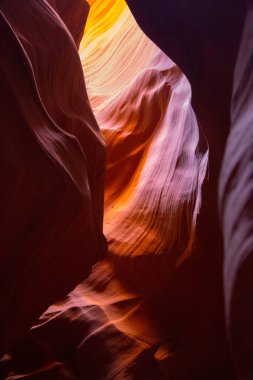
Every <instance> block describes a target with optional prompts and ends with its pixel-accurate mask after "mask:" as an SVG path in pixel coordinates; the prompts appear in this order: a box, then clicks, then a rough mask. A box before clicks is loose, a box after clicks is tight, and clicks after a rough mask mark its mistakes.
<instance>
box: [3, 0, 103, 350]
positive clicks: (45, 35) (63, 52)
mask: <svg viewBox="0 0 253 380" xmlns="http://www.w3.org/2000/svg"><path fill="white" fill-rule="evenodd" d="M0 11H1V33H0V35H1V37H0V38H1V53H0V54H1V58H0V62H1V106H0V107H1V111H0V112H1V126H2V128H1V286H0V288H1V290H0V302H1V311H0V325H1V327H0V329H1V332H0V337H1V338H0V352H1V353H4V352H5V350H7V349H9V348H11V347H12V346H13V344H14V343H16V342H17V341H18V340H19V339H20V338H21V337H22V335H23V333H24V332H25V331H26V330H27V329H29V328H30V327H31V325H32V324H33V323H34V322H35V321H36V319H37V318H38V317H39V316H40V314H41V313H42V312H43V311H44V310H45V309H46V308H47V307H48V306H50V305H51V304H52V303H53V302H54V301H56V300H57V299H59V298H60V297H62V296H64V295H65V294H66V293H68V292H69V291H70V290H72V289H73V288H74V286H75V285H76V284H78V282H80V280H82V279H84V278H85V277H86V276H87V275H88V274H89V272H90V270H91V266H92V264H93V263H94V262H96V261H97V260H98V259H101V258H102V257H104V255H105V252H106V244H105V239H104V237H103V235H102V220H103V182H104V168H105V152H104V142H103V138H102V136H101V133H100V131H99V128H98V125H97V123H96V121H95V118H94V116H93V113H92V110H91V107H90V105H89V101H88V98H87V93H86V90H85V84H84V79H83V73H82V70H81V63H80V60H79V56H78V52H77V49H76V46H75V42H74V40H73V38H72V37H71V35H70V33H69V31H68V30H67V28H66V26H65V24H64V23H63V22H62V21H61V19H60V18H59V16H58V15H57V14H56V12H55V11H54V10H53V9H52V8H51V7H50V6H49V4H48V3H47V2H46V1H43V0H41V1H26V2H25V3H22V4H21V2H19V1H15V0H11V1H2V2H1V5H0Z"/></svg>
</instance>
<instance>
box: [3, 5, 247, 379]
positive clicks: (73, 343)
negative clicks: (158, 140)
mask: <svg viewBox="0 0 253 380" xmlns="http://www.w3.org/2000/svg"><path fill="white" fill-rule="evenodd" d="M127 3H128V4H129V7H130V9H131V11H132V12H133V15H134V16H135V18H136V20H137V22H138V23H139V25H140V26H141V28H142V29H143V31H144V32H145V33H146V34H147V35H148V36H149V37H150V39H152V40H153V41H154V42H155V43H156V44H157V45H158V46H159V47H160V48H161V49H162V50H163V51H164V52H165V53H166V54H167V55H168V56H169V57H170V58H172V59H173V60H174V61H175V62H176V63H177V64H178V65H179V67H180V68H181V69H182V70H183V72H184V73H185V74H186V76H187V78H188V79H189V81H190V83H191V85H192V103H193V107H194V110H195V112H196V114H197V117H198V120H199V125H200V129H201V130H202V129H203V131H202V132H203V133H202V139H203V143H205V142H206V140H207V141H208V144H209V148H210V168H209V175H208V180H206V181H205V184H204V189H203V194H202V197H203V201H202V209H201V212H200V216H199V218H198V222H197V241H196V244H195V245H193V246H194V249H193V252H192V254H191V255H189V257H188V258H187V260H185V261H184V262H181V264H180V265H175V257H173V256H172V257H170V256H169V255H166V254H165V255H160V254H157V255H152V254H154V244H151V243H152V237H151V238H150V236H146V237H145V239H144V240H145V241H144V240H143V246H142V245H141V244H140V252H141V254H138V255H136V256H135V254H136V252H133V254H132V255H129V254H127V253H128V250H127V248H128V247H127V243H128V242H127V239H126V240H125V241H124V239H122V241H123V243H125V251H124V250H123V248H124V244H123V245H122V246H121V245H120V244H119V245H117V240H116V238H115V239H113V238H112V239H111V241H110V249H111V251H110V254H109V255H108V257H107V260H105V261H102V262H101V263H98V264H97V265H95V266H94V269H93V271H92V274H91V276H89V275H90V273H91V270H92V266H93V264H94V263H96V262H97V261H100V260H101V259H103V258H104V257H105V255H106V252H107V244H106V241H105V238H104V236H103V210H104V205H103V201H104V200H103V198H104V174H105V144H104V141H103V138H102V135H101V133H100V130H99V127H98V125H97V122H96V119H95V117H94V115H93V112H92V110H91V107H90V104H89V100H88V96H87V92H86V88H85V83H84V79H83V72H82V68H81V63H80V59H79V55H78V51H77V48H78V46H79V43H80V40H81V37H82V33H83V29H84V26H85V22H86V18H87V15H88V11H89V6H88V4H87V3H86V1H83V0H75V1H74V0H47V1H46V0H26V1H21V0H2V1H0V41H1V49H0V118H1V126H2V128H1V132H0V155H1V161H0V162H1V186H0V209H1V218H0V231H1V234H0V247H1V255H0V356H1V355H2V354H5V353H6V352H8V353H10V359H8V357H5V360H2V361H0V379H6V380H10V379H18V378H26V379H33V380H35V379H42V380H50V379H52V380H57V379H59V380H60V379H72V380H73V379H76V380H77V379H79V380H84V379H86V378H87V379H89V380H105V379H108V380H111V379H116V380H121V379H133V380H149V379H150V380H155V379H165V380H167V379H168V380H169V379H171V380H233V379H236V378H237V374H238V376H239V379H242V380H246V379H251V378H253V366H252V359H251V358H252V355H253V322H252V321H253V308H252V297H253V281H252V270H253V268H252V266H253V251H252V247H253V241H252V232H253V228H252V220H253V213H252V209H253V206H252V199H253V193H252V188H253V186H252V181H253V171H252V167H253V165H252V162H253V157H252V152H253V150H252V146H253V133H252V126H253V120H252V108H253V105H252V103H253V98H252V94H253V77H252V67H253V61H252V56H253V55H252V48H253V45H252V41H253V35H252V31H253V28H252V25H253V16H252V15H253V6H252V0H250V1H248V2H247V0H231V1H229V0H213V1H211V0H210V1H209V2H207V1H205V2H204V1H201V0H189V1H186V0H174V1H170V0H157V1H154V0H153V1H151V0H127ZM246 3H248V8H247V7H246V5H247V4H246ZM245 15H246V18H245ZM160 53H161V52H160ZM162 71H163V70H162ZM171 73H172V74H171V77H173V76H174V79H176V76H177V80H179V79H180V81H182V82H184V81H185V78H184V77H183V75H182V73H181V72H180V70H179V69H178V68H174V69H173V70H172V71H171ZM163 75H164V74H163ZM161 77H162V75H161V73H160V72H156V71H154V73H153V85H154V86H153V87H154V88H155V89H156V91H157V92H158V94H160V95H161V97H159V98H157V99H159V101H157V102H156V106H157V108H155V107H154V106H153V107H151V106H150V105H152V104H153V103H152V102H151V103H149V104H148V103H147V105H145V107H149V108H150V109H149V111H150V113H149V112H147V113H146V114H145V116H148V117H149V115H151V116H150V119H151V118H152V112H154V113H157V112H158V111H159V107H160V108H161V109H162V106H164V107H165V104H166V107H168V104H169V102H167V100H166V99H167V98H166V97H167V96H168V98H169V97H170V95H171V94H172V93H173V91H175V90H176V87H177V86H176V85H175V83H174V84H173V86H172V87H173V89H172V88H171V93H169V94H166V96H163V95H164V93H163V92H162V90H161V88H160V87H159V83H160V81H161ZM148 78H149V76H148V75H146V74H145V70H144V71H143V77H142V79H141V81H140V83H139V82H138V81H137V82H135V83H132V84H133V86H132V87H129V94H128V99H130V96H131V95H133V96H135V95H136V93H135V92H134V91H136V88H138V91H139V93H138V98H137V97H136V99H139V98H140V99H141V98H142V96H141V94H140V92H141V91H143V92H145V89H147V88H149V86H148V84H149V82H148V80H149V79H148ZM144 79H145V80H147V83H146V82H145V80H144ZM136 83H137V86H136ZM141 86H143V88H144V89H143V90H141V89H142V87H141ZM188 87H189V86H188ZM167 88H169V87H167ZM131 89H133V90H131ZM130 90H131V91H130ZM158 90H159V91H161V92H159V91H158ZM187 91H188V90H187ZM151 93H152V92H151V91H149V96H151ZM189 93H190V91H189ZM187 96H188V95H187ZM125 99H126V98H124V102H125ZM187 99H188V98H187ZM141 100H143V99H141ZM144 100H145V98H144ZM162 101H164V102H165V101H166V102H165V104H162ZM116 103H117V99H116ZM138 104H141V103H138V102H137V101H135V107H134V109H133V108H132V111H133V113H135V111H136V109H137V108H138ZM112 106H113V105H112V104H111V107H112ZM177 106H178V104H177ZM145 107H144V108H145ZM166 107H165V108H164V110H163V111H162V112H165V109H167V108H166ZM127 108H128V107H127V104H126V105H125V103H124V113H125V112H126V113H127V112H130V110H128V109H127ZM179 108H180V107H178V109H179ZM115 109H116V108H115ZM155 109H158V111H154V110H155ZM125 110H127V111H125ZM111 112H112V114H113V107H112V109H111ZM136 112H137V111H136ZM143 113H144V112H143ZM105 114H106V110H105ZM127 115H128V114H127ZM100 116H101V115H100ZM118 116H119V112H118V113H117V114H116V115H115V120H117V118H116V117H118ZM123 116H125V114H124V115H123ZM148 117H147V119H148ZM102 119H103V118H101V120H102ZM144 119H145V118H144ZM144 119H143V120H144ZM147 119H145V120H147ZM194 122H195V125H196V129H197V124H196V121H195V119H194ZM126 124H127V123H126ZM116 125H117V123H116ZM144 127H150V128H151V131H150V135H152V134H153V132H152V124H151V123H147V126H145V125H144ZM144 129H145V128H144ZM108 130H109V131H107V135H108V136H109V135H110V128H109V129H108ZM193 130H194V129H193ZM118 132H119V131H117V134H118V135H119V133H118ZM137 132H140V131H139V130H138V131H137ZM137 135H138V136H139V139H140V140H136V139H132V135H131V133H130V132H129V133H128V137H130V140H132V142H131V144H133V146H134V150H136V151H138V148H139V147H138V144H139V145H141V144H143V146H144V145H145V143H146V142H147V137H145V136H146V135H145V134H143V135H141V134H140V133H137ZM105 136H106V133H105ZM142 139H143V141H142ZM115 141H116V142H117V138H115ZM127 141H128V139H127V138H125V137H124V131H123V138H122V146H120V145H117V144H115V148H116V149H115V150H116V151H117V152H116V154H115V156H116V155H120V154H122V152H124V149H126V152H128V150H127V146H126V144H127ZM163 141H164V139H163ZM135 144H136V146H135ZM119 146H120V149H119V148H118V147H119ZM108 149H109V150H110V144H108ZM143 149H144V148H143ZM196 149H197V148H196ZM130 151H131V150H130ZM194 152H195V151H194ZM224 152H225V155H224ZM113 153H114V151H113V149H112V148H111V151H110V152H109V162H110V160H111V161H112V163H113ZM110 154H111V156H110ZM194 154H195V153H194ZM124 159H125V160H126V161H127V159H128V157H127V154H125V157H124ZM132 159H133V156H132ZM134 159H135V158H134ZM115 161H116V160H115ZM119 162H120V170H121V171H122V167H123V166H122V161H119ZM126 166H128V165H127V163H126ZM179 167H180V165H179ZM111 168H113V165H111ZM129 170H131V165H129ZM111 171H112V172H113V173H112V174H113V175H112V176H111V177H112V179H110V176H108V178H109V181H111V184H112V185H111V187H112V188H113V189H112V191H111V193H112V194H113V195H114V192H116V190H115V186H116V185H117V178H116V177H117V173H116V172H114V171H113V170H111ZM108 172H109V174H110V170H108ZM121 174H122V173H121ZM130 174H131V173H130ZM122 179H123V180H125V179H126V178H125V177H124V178H123V176H122ZM113 180H115V184H116V185H115V186H114V184H113ZM122 182H123V181H122ZM120 185H122V184H121V183H120ZM218 185H219V203H218ZM109 187H110V186H108V188H109ZM122 187H123V185H122ZM112 214H113V213H112ZM156 215H158V213H157V214H156ZM128 219H129V220H131V218H128ZM140 219H141V218H140ZM146 219H147V221H148V218H146ZM186 219H187V218H186ZM175 220H176V219H175ZM112 222H114V221H112ZM123 222H124V221H123ZM123 222H122V224H123ZM112 224H113V223H112ZM143 229H144V228H143ZM154 229H155V228H154ZM158 232H159V230H158ZM150 235H151V234H150ZM154 235H155V234H154ZM184 235H185V234H184V233H182V239H183V237H184ZM120 236H121V235H120ZM157 236H158V238H157V239H156V238H155V240H159V233H157ZM120 238H121V237H119V241H120ZM149 238H150V242H151V243H150V244H147V242H148V241H149ZM156 243H157V244H158V245H159V241H158V242H157V241H156ZM147 245H148V248H149V249H150V252H149V251H148V250H147V249H146V248H147ZM115 247H116V249H115ZM117 247H120V248H117ZM122 247H123V248H122ZM126 247H127V248H126ZM113 248H114V251H113ZM191 248H192V246H191ZM117 249H118V250H119V251H120V249H122V251H124V252H123V253H124V254H122V252H117ZM152 250H153V251H152ZM142 251H143V252H142ZM131 253H132V252H131ZM143 253H144V254H143ZM156 253H157V252H156ZM158 253H159V252H158ZM166 253H167V252H166ZM153 256H154V257H153ZM157 256H158V257H159V260H158V261H157V260H156V259H157ZM175 256H176V255H175ZM223 273H224V275H223ZM88 276H89V278H88V279H87V280H86V281H83V280H85V279H86V278H87V277H88ZM78 284H79V286H78V287H76V288H75V286H76V285H78ZM74 288H75V289H74ZM73 289H74V290H73ZM72 290H73V291H72ZM63 297H65V298H63ZM59 299H61V300H60V301H59ZM224 304H225V307H224ZM48 307H49V309H48ZM46 309H47V310H46ZM224 309H225V310H224ZM45 310H46V311H45ZM31 327H32V328H31ZM227 333H228V334H227ZM228 337H229V339H228ZM229 345H230V347H229ZM236 371H237V374H236ZM8 374H9V375H8Z"/></svg>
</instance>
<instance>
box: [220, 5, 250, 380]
mask: <svg viewBox="0 0 253 380" xmlns="http://www.w3.org/2000/svg"><path fill="white" fill-rule="evenodd" d="M252 25H253V3H252V1H248V8H247V16H246V19H245V25H244V31H243V35H242V40H241V45H240V50H239V54H238V57H237V63H236V68H235V73H234V88H233V97H232V102H231V130H230V134H229V137H228V140H227V145H226V150H225V155H224V159H223V164H222V170H221V174H220V183H219V185H220V186H219V196H220V197H219V202H220V212H221V221H222V227H223V236H224V250H225V260H224V298H225V310H226V321H227V326H228V331H229V337H230V340H231V346H232V349H233V354H234V359H235V362H236V365H237V369H238V373H239V376H240V377H239V378H240V379H250V378H252V376H253V366H252V359H251V358H252V354H253V306H252V295H253V281H252V265H253V202H252V201H253V164H252V162H253V149H252V147H253V113H252V109H253V70H252V67H253V28H252Z"/></svg>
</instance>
